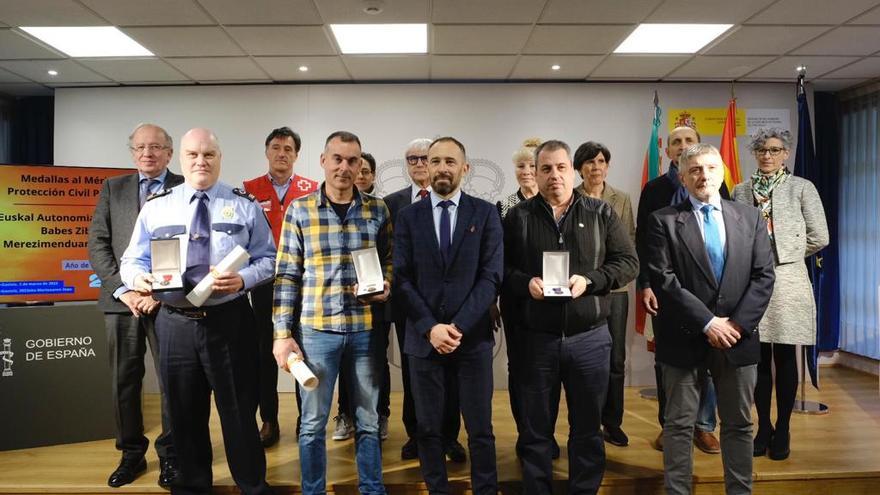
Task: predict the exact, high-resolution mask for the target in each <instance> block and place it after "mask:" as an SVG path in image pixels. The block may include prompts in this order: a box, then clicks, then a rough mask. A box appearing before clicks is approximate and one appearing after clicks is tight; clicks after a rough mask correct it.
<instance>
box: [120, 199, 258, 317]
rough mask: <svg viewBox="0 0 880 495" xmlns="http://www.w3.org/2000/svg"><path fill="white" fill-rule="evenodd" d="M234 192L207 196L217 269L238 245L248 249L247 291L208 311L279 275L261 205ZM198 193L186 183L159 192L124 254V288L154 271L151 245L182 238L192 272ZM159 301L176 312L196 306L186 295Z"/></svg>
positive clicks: (223, 297) (216, 300) (215, 299)
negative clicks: (191, 246)
mask: <svg viewBox="0 0 880 495" xmlns="http://www.w3.org/2000/svg"><path fill="white" fill-rule="evenodd" d="M236 191H239V192H233V189H232V187H230V186H228V185H226V184H223V183H222V182H218V183H216V184H214V185H213V186H212V187H210V188H208V189H206V190H205V191H204V192H205V193H206V194H207V196H208V211H209V212H210V214H211V265H212V266H216V265H217V263H219V262H220V261H221V260H222V259H223V258H224V257H225V256H226V255H227V254H229V252H230V251H232V249H233V248H235V246H237V245H239V246H241V247H242V248H244V249H245V250H246V251H247V252H248V254H249V255H250V260H249V263H248V264H247V265H245V266H244V267H243V268H242V269H241V270H239V272H238V273H239V275H241V278H242V279H243V280H244V288H243V289H242V292H239V293H234V294H217V295H212V296H211V297H210V298H208V300H207V301H206V302H205V304H204V305H203V306H215V305H217V304H222V303H224V302H228V301H231V300H233V299H235V298H237V297H239V296H240V295H242V293H243V291H244V290H248V289H251V288H253V287H255V286H257V285H259V284H260V283H263V282H265V281H266V280H269V279H271V278H272V276H273V274H274V273H275V241H274V239H273V238H272V231H271V229H270V228H269V223H268V222H267V221H266V217H265V215H264V214H263V211H262V210H261V209H260V206H259V205H258V204H257V203H256V202H255V201H253V200H252V199H250V198H248V197H243V196H242V194H245V195H246V194H247V193H244V192H241V191H240V190H236ZM195 193H196V190H195V189H193V188H192V187H190V186H189V185H188V184H186V183H183V184H181V185H179V186H176V187H174V188H172V189H170V190H167V192H165V191H163V192H160V193H158V194H157V195H156V196H155V197H153V198H151V199H150V200H149V201H147V202H146V204H144V207H143V208H142V209H141V211H140V214H139V215H138V218H137V221H136V223H135V227H134V232H133V233H132V236H131V241H130V243H129V245H128V248H127V249H126V250H125V253H124V254H123V255H122V260H121V265H120V276H121V277H122V281H123V283H125V285H126V286H127V287H129V288H134V279H135V277H136V276H137V275H139V274H141V273H145V272H146V273H149V272H151V258H150V240H151V239H171V238H178V239H180V260H181V265H182V266H181V270H186V266H185V265H186V253H187V247H188V245H189V229H190V225H191V223H192V219H193V216H194V215H195V210H196V207H197V205H198V200H196V199H193V195H194V194H195ZM153 297H155V298H156V300H159V301H162V302H164V303H166V304H169V305H171V306H175V307H191V306H192V304H191V303H190V302H189V301H187V299H186V294H185V293H184V291H183V290H179V291H169V292H162V293H156V294H154V295H153Z"/></svg>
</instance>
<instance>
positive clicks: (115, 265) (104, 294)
mask: <svg viewBox="0 0 880 495" xmlns="http://www.w3.org/2000/svg"><path fill="white" fill-rule="evenodd" d="M138 182H139V176H138V174H136V173H134V174H129V175H122V176H118V177H111V178H109V179H107V180H105V181H104V187H103V188H102V189H101V196H100V197H98V204H97V206H95V213H94V215H93V216H92V224H91V225H90V226H89V260H90V262H91V264H92V270H94V271H95V273H96V274H97V275H98V277H99V278H100V279H101V296H100V298H99V299H98V309H100V310H101V311H103V312H105V313H129V309H128V307H127V306H126V305H125V304H123V303H122V301H118V300H116V299H115V298H114V297H113V292H115V291H116V289H118V288H119V287H121V286H122V279H120V278H119V258H121V257H122V253H124V252H125V248H127V247H128V242H129V241H130V240H131V233H132V231H133V230H134V223H135V220H137V216H138V210H139V208H138V196H139V194H140V188H139V185H138ZM182 182H183V177H182V176H180V175H177V174H174V173H171V171H170V170H169V171H168V174H167V175H166V176H165V185H164V186H165V188H171V187H174V186H176V185H178V184H181V183H182Z"/></svg>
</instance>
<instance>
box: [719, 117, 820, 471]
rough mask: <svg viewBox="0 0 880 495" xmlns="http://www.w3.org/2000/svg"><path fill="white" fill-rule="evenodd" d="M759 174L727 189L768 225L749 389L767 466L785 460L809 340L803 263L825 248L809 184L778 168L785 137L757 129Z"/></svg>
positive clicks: (812, 311)
mask: <svg viewBox="0 0 880 495" xmlns="http://www.w3.org/2000/svg"><path fill="white" fill-rule="evenodd" d="M750 147H751V150H752V152H753V153H754V155H755V158H756V160H757V164H758V168H757V170H755V173H754V174H752V177H751V178H750V179H749V180H748V181H747V182H743V183H742V184H739V185H737V186H736V187H735V188H734V190H733V197H734V199H735V200H736V201H739V202H741V203H746V204H751V205H754V206H756V207H758V208H759V209H760V210H761V213H762V214H763V216H764V219H765V220H767V234H768V235H769V236H770V243H771V245H772V246H773V255H774V261H775V269H776V284H775V286H774V287H773V296H772V297H771V298H770V304H769V306H768V307H767V312H766V313H765V314H764V318H763V319H762V320H761V323H760V325H759V326H758V328H759V334H760V338H761V362H760V363H759V364H758V381H757V384H756V386H755V407H756V409H757V410H758V434H757V435H756V436H755V443H754V454H755V456H756V457H758V456H762V455H764V454H765V453H766V454H767V455H768V456H769V457H770V458H771V459H773V460H777V461H781V460H784V459H787V458H788V456H789V454H790V451H791V450H790V437H791V436H790V433H789V422H790V419H791V412H792V409H793V408H794V401H795V396H796V395H797V386H798V376H797V353H796V352H795V351H796V349H797V346H798V345H813V344H815V342H816V305H815V301H814V299H813V287H812V285H811V284H810V279H809V277H808V275H807V267H806V264H805V263H804V258H806V257H808V256H811V255H813V254H815V253H817V252H818V251H819V250H820V249H822V248H823V247H825V246H826V245H828V225H827V224H826V222H825V210H824V209H823V208H822V200H821V199H820V198H819V193H818V192H816V188H815V187H814V186H813V183H812V182H810V181H808V180H806V179H803V178H801V177H796V176H794V175H792V174H791V172H789V171H788V169H787V168H786V167H785V160H787V159H788V157H789V152H790V150H791V133H789V132H788V131H786V130H783V129H775V128H767V129H759V130H758V131H757V132H756V133H755V135H754V137H753V138H752V141H751V143H750ZM771 363H772V364H775V365H776V384H775V385H776V425H775V428H774V426H773V424H772V423H771V421H770V397H771V395H772V388H773V385H774V384H773V375H772V372H771Z"/></svg>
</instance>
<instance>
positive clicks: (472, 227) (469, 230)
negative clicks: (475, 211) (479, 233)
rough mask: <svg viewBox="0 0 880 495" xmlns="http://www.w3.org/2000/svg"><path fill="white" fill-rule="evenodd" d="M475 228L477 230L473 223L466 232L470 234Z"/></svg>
mask: <svg viewBox="0 0 880 495" xmlns="http://www.w3.org/2000/svg"><path fill="white" fill-rule="evenodd" d="M476 230H477V228H476V227H474V226H473V225H471V228H469V229H468V232H470V233H471V234H473V233H474V232H476Z"/></svg>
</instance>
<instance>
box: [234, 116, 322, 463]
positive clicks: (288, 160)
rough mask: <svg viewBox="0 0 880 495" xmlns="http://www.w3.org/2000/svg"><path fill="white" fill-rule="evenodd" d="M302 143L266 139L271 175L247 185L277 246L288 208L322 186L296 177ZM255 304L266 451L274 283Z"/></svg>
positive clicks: (258, 293) (274, 436)
mask: <svg viewBox="0 0 880 495" xmlns="http://www.w3.org/2000/svg"><path fill="white" fill-rule="evenodd" d="M301 146H302V139H301V138H300V137H299V134H297V133H295V132H293V131H292V130H291V129H290V128H289V127H280V128H278V129H273V130H272V132H271V133H269V136H268V137H267V138H266V159H267V160H268V161H269V172H268V173H266V174H263V175H261V176H259V177H256V178H254V179H251V180H247V181H245V182H244V188H245V190H246V191H247V192H249V193H251V194H253V195H254V196H255V197H256V198H257V202H259V203H260V206H262V208H263V212H264V213H265V214H266V218H267V219H268V220H269V225H271V227H272V235H273V236H274V238H275V245H276V246H278V239H279V237H280V235H281V223H282V221H283V220H284V212H285V211H286V210H287V205H289V204H290V202H291V201H293V200H294V199H296V198H299V197H301V196H305V195H307V194H310V193H313V192H315V191H316V190H317V189H318V183H317V182H315V181H313V180H311V179H307V178H305V177H301V176H299V175H296V174H294V173H293V164H294V163H296V159H297V158H298V157H299V150H300V147H301ZM251 304H252V305H253V307H254V316H255V317H256V320H257V325H258V329H259V333H258V339H259V343H260V345H259V349H260V350H259V352H260V357H259V359H260V372H259V387H260V418H261V419H262V420H263V426H262V427H261V428H260V440H261V441H262V442H263V446H264V447H270V446H272V445H274V444H275V443H276V442H277V441H278V436H279V433H280V432H279V428H278V391H277V388H278V366H277V365H276V363H275V358H274V357H273V356H272V328H273V325H272V283H271V282H270V283H268V284H264V285H262V286H259V287H256V288H254V290H253V291H251ZM296 405H297V410H299V405H300V396H299V389H297V391H296ZM299 424H300V419H299V417H297V418H296V430H297V436H299Z"/></svg>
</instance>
